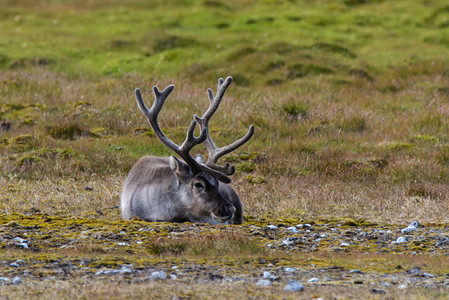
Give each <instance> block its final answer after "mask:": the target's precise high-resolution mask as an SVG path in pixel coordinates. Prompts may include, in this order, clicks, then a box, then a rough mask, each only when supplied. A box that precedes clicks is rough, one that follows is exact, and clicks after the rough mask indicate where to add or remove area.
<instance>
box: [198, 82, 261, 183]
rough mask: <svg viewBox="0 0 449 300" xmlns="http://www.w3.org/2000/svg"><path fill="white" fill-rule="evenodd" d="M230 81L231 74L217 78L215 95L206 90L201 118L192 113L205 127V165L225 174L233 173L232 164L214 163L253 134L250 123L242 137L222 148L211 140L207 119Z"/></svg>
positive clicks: (215, 108) (252, 127)
mask: <svg viewBox="0 0 449 300" xmlns="http://www.w3.org/2000/svg"><path fill="white" fill-rule="evenodd" d="M231 82H232V77H231V76H228V77H227V78H226V80H223V79H222V78H220V79H219V80H218V86H217V94H216V95H215V97H214V95H213V93H212V90H211V89H208V90H207V92H208V96H209V100H210V104H209V107H208V109H207V110H206V112H205V113H204V114H203V116H202V117H201V118H200V117H198V116H197V115H194V119H195V121H196V122H197V123H198V124H199V125H200V128H201V129H205V128H207V138H206V140H205V145H206V149H207V151H208V152H209V157H208V158H207V162H206V165H207V166H209V167H210V168H212V169H214V170H217V171H220V172H222V173H224V174H226V175H232V174H234V172H235V167H234V166H233V165H230V164H229V163H226V164H225V165H224V166H219V165H217V164H216V162H217V161H218V159H219V158H220V157H222V156H223V155H225V154H227V153H229V152H232V151H234V150H236V149H237V148H239V147H240V146H242V145H243V144H245V143H246V142H247V141H248V140H249V139H250V138H251V137H252V136H253V134H254V126H253V125H251V126H250V127H249V130H248V132H247V133H246V134H245V135H244V136H243V137H242V138H240V139H239V140H237V141H235V142H233V143H232V144H230V145H228V146H225V147H223V148H218V147H217V146H216V145H215V143H214V142H213V140H212V138H211V137H210V132H209V120H210V118H211V117H212V116H213V115H214V114H215V112H216V111H217V109H218V106H219V105H220V103H221V100H222V99H223V96H224V93H225V92H226V89H227V88H228V87H229V85H230V84H231Z"/></svg>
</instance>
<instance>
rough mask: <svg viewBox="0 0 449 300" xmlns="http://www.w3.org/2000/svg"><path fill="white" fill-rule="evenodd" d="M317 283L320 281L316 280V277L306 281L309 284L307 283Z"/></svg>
mask: <svg viewBox="0 0 449 300" xmlns="http://www.w3.org/2000/svg"><path fill="white" fill-rule="evenodd" d="M318 281H320V280H319V279H318V278H316V277H312V278H310V279H309V280H307V282H309V283H311V282H318Z"/></svg>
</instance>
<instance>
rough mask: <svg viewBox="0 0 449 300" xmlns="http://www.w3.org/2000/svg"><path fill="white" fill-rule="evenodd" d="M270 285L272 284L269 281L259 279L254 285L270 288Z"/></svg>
mask: <svg viewBox="0 0 449 300" xmlns="http://www.w3.org/2000/svg"><path fill="white" fill-rule="evenodd" d="M271 284H272V283H271V281H270V280H268V279H260V280H259V281H257V283H256V285H258V286H270V285H271Z"/></svg>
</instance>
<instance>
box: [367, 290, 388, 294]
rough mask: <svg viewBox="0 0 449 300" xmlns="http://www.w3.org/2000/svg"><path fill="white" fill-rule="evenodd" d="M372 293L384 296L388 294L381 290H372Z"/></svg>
mask: <svg viewBox="0 0 449 300" xmlns="http://www.w3.org/2000/svg"><path fill="white" fill-rule="evenodd" d="M371 293H374V294H382V295H384V294H386V292H385V291H384V290H381V289H372V290H371Z"/></svg>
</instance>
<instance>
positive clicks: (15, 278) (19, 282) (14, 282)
mask: <svg viewBox="0 0 449 300" xmlns="http://www.w3.org/2000/svg"><path fill="white" fill-rule="evenodd" d="M21 283H22V278H20V277H19V276H16V277H14V278H13V279H12V284H21Z"/></svg>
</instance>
